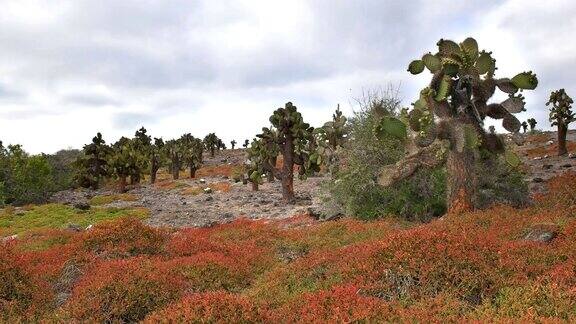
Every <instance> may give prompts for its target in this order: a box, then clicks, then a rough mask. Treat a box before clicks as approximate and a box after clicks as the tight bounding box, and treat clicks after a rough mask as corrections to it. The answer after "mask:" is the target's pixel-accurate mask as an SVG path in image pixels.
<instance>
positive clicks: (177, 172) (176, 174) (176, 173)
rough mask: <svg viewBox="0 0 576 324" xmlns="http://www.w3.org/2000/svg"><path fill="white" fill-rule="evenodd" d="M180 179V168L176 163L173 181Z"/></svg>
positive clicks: (173, 168)
mask: <svg viewBox="0 0 576 324" xmlns="http://www.w3.org/2000/svg"><path fill="white" fill-rule="evenodd" d="M178 178H180V166H179V165H178V164H176V163H174V164H173V165H172V179H173V180H178Z"/></svg>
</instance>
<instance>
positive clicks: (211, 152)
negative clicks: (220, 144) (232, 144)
mask: <svg viewBox="0 0 576 324" xmlns="http://www.w3.org/2000/svg"><path fill="white" fill-rule="evenodd" d="M214 150H215V149H214V148H213V147H212V148H210V157H214Z"/></svg>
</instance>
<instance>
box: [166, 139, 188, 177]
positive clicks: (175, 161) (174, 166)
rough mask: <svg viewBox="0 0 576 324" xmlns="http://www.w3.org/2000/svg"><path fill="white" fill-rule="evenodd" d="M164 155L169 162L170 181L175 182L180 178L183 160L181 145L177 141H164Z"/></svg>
mask: <svg viewBox="0 0 576 324" xmlns="http://www.w3.org/2000/svg"><path fill="white" fill-rule="evenodd" d="M164 153H165V154H166V158H167V159H168V161H169V168H170V173H172V179H174V180H177V179H178V178H180V169H182V163H183V159H184V154H183V152H182V144H181V143H180V141H179V140H174V139H172V140H169V141H166V143H165V145H164Z"/></svg>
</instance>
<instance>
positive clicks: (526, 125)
mask: <svg viewBox="0 0 576 324" xmlns="http://www.w3.org/2000/svg"><path fill="white" fill-rule="evenodd" d="M522 130H523V131H524V133H526V131H527V130H528V123H527V122H526V121H523V122H522Z"/></svg>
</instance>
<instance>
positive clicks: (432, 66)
mask: <svg viewBox="0 0 576 324" xmlns="http://www.w3.org/2000/svg"><path fill="white" fill-rule="evenodd" d="M422 62H424V65H425V66H426V68H427V69H428V70H430V72H432V73H436V72H438V70H440V69H441V68H442V62H441V61H440V59H439V58H438V57H437V56H435V55H432V54H430V53H428V54H425V55H424V56H423V57H422Z"/></svg>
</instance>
